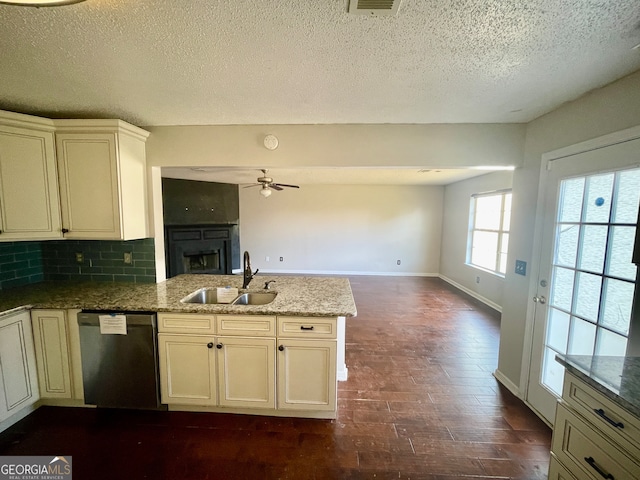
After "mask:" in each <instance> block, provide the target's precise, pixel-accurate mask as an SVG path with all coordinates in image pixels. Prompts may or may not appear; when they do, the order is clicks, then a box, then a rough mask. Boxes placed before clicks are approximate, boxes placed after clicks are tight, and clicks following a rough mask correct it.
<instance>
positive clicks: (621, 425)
mask: <svg viewBox="0 0 640 480" xmlns="http://www.w3.org/2000/svg"><path fill="white" fill-rule="evenodd" d="M593 411H594V412H596V414H598V416H599V417H600V418H602V419H603V420H606V421H607V422H608V423H609V424H611V425H613V426H614V427H616V428H624V423H622V422H616V421H615V420H613V419H611V418H609V417H607V414H606V413H604V410H603V409H601V408H594V409H593Z"/></svg>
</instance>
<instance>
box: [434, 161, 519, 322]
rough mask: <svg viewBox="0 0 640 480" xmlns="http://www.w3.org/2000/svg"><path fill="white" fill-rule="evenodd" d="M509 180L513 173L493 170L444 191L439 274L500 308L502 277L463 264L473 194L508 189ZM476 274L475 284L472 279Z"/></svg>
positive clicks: (494, 306)
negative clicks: (478, 280) (493, 171)
mask: <svg viewBox="0 0 640 480" xmlns="http://www.w3.org/2000/svg"><path fill="white" fill-rule="evenodd" d="M514 163H515V162H514ZM512 179H513V172H509V171H507V172H495V173H489V174H487V175H482V176H480V177H475V178H471V179H469V180H463V181H461V182H456V183H452V184H450V185H447V186H446V187H445V190H444V207H443V211H444V215H443V221H442V248H441V251H440V253H441V255H440V274H441V275H442V276H443V277H444V278H445V280H447V281H449V282H450V283H453V284H454V285H456V286H457V287H458V288H461V289H463V290H464V291H466V292H467V293H469V294H470V295H473V296H475V297H476V298H479V299H480V300H482V301H484V302H485V303H487V304H488V305H490V306H491V307H493V308H495V309H496V310H501V309H502V307H501V306H502V290H503V286H504V278H502V277H500V276H498V275H494V274H492V273H488V272H486V271H484V270H480V269H478V268H474V267H470V266H469V265H466V263H465V262H466V258H467V236H468V232H469V206H470V200H471V195H473V194H474V193H482V192H490V191H493V190H501V189H505V188H511V182H512ZM478 277H479V279H480V282H479V283H478V282H477V281H476V280H477V278H478Z"/></svg>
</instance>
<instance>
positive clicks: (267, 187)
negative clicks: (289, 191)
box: [244, 169, 300, 198]
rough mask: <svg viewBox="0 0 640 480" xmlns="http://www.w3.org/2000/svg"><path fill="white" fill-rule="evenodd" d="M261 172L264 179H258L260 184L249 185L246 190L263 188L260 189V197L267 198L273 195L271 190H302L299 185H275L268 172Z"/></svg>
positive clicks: (263, 170)
mask: <svg viewBox="0 0 640 480" xmlns="http://www.w3.org/2000/svg"><path fill="white" fill-rule="evenodd" d="M261 172H262V177H258V178H257V179H256V180H257V182H258V183H254V184H252V185H247V186H246V187H244V188H251V187H262V188H260V195H262V196H263V197H265V198H266V197H268V196H269V195H271V189H273V190H277V191H280V190H283V187H287V188H300V187H299V186H298V185H287V184H285V183H275V182H274V181H273V178H271V177H267V172H268V170H266V169H262V170H261Z"/></svg>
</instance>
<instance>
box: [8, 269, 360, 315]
mask: <svg viewBox="0 0 640 480" xmlns="http://www.w3.org/2000/svg"><path fill="white" fill-rule="evenodd" d="M266 280H275V284H272V288H271V291H273V292H276V293H277V294H278V295H277V296H276V298H275V300H274V301H273V302H271V303H269V304H266V305H242V306H238V305H230V304H210V305H201V304H189V303H181V302H180V300H181V299H182V298H184V297H185V296H187V295H188V294H190V293H192V292H193V291H195V290H198V289H199V288H216V287H226V286H231V287H235V288H238V289H239V290H241V291H243V292H244V291H259V292H264V291H265V290H264V289H261V288H260V285H261V284H263V282H264V281H266ZM241 286H242V277H241V276H237V275H180V276H178V277H174V278H171V279H169V280H166V281H164V282H160V283H157V284H135V283H124V282H122V283H100V282H58V283H47V282H45V283H40V284H35V285H29V286H26V287H18V288H14V289H10V290H6V291H0V317H2V316H5V315H9V314H13V313H16V312H18V311H20V310H23V309H64V310H67V309H80V310H103V311H129V312H133V311H138V312H142V311H151V312H173V313H201V314H229V315H283V316H312V317H354V316H356V315H357V309H356V305H355V301H354V300H353V294H352V292H351V285H350V283H349V280H348V279H347V278H343V277H315V276H312V277H298V276H278V275H264V276H259V277H256V278H255V279H254V282H253V284H252V285H250V287H249V288H248V289H246V290H242V289H241V288H240V287H241Z"/></svg>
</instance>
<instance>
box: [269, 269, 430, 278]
mask: <svg viewBox="0 0 640 480" xmlns="http://www.w3.org/2000/svg"><path fill="white" fill-rule="evenodd" d="M260 274H261V275H262V274H270V275H280V274H283V275H286V274H289V275H349V276H358V275H362V276H379V277H439V276H440V274H439V273H428V272H423V273H419V272H418V273H416V272H358V271H351V270H267V269H260Z"/></svg>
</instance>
